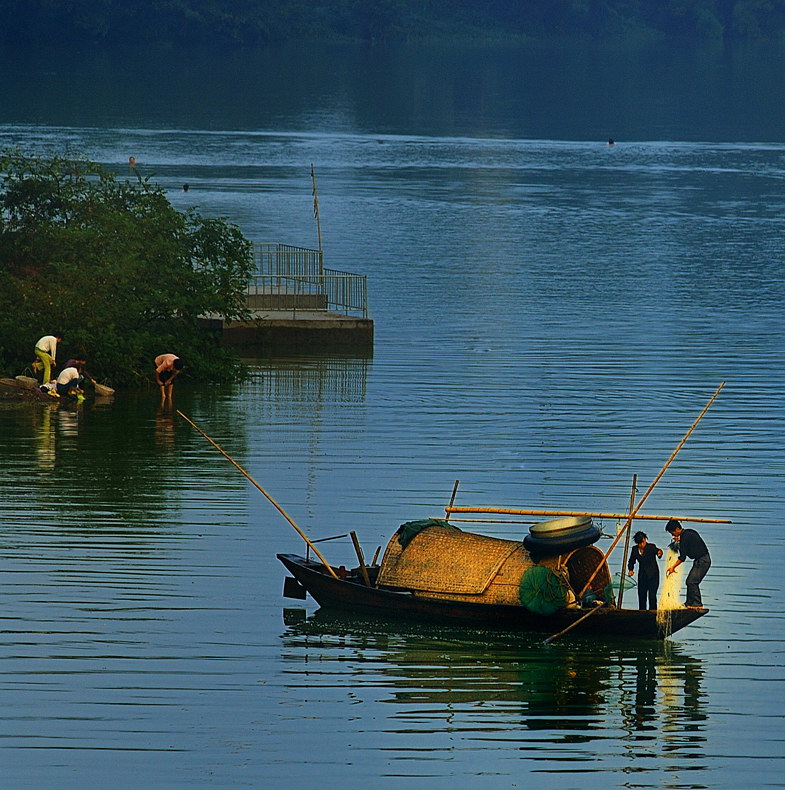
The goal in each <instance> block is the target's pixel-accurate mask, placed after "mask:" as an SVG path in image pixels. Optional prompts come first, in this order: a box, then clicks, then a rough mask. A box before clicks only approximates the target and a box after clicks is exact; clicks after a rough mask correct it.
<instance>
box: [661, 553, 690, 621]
mask: <svg viewBox="0 0 785 790" xmlns="http://www.w3.org/2000/svg"><path fill="white" fill-rule="evenodd" d="M678 558H679V553H678V552H677V551H674V550H673V549H670V548H669V549H668V553H667V555H666V557H665V568H666V573H665V579H664V580H663V583H662V587H661V588H660V599H659V601H658V602H657V624H658V625H659V626H660V628H661V629H662V631H663V633H666V634H669V633H670V632H671V627H670V626H671V616H672V613H673V610H674V609H681V606H682V605H681V602H680V600H679V597H680V594H681V583H682V579H683V578H684V563H682V564H681V565H679V567H678V568H676V570H675V571H674V572H673V573H671V574H669V573H668V572H667V568H670V566H671V565H673V563H674V562H676V560H677V559H678Z"/></svg>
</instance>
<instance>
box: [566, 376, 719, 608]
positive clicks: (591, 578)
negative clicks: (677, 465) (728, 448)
mask: <svg viewBox="0 0 785 790" xmlns="http://www.w3.org/2000/svg"><path fill="white" fill-rule="evenodd" d="M724 386H725V382H724V381H723V382H722V384H720V386H719V387H717V390H716V391H715V393H714V394H713V395H712V396H711V398H710V399H709V402H708V403H707V404H706V405H705V406H704V407H703V411H702V412H701V413H700V414H699V415H698V416H697V417H696V418H695V422H693V423H692V425H691V426H690V429H689V430H688V431H687V433H685V434H684V438H683V439H682V440H681V441H680V442H679V444H678V445H677V446H676V449H675V450H674V451H673V452H672V453H671V456H670V458H668V460H667V461H666V462H665V465H664V466H663V467H662V469H660V471H659V474H658V475H657V477H655V478H654V480H653V481H652V483H651V485H650V486H649V487H648V488H647V489H646V493H644V495H643V496H642V497H641V498H640V499H639V500H638V504H637V505H635V510H633V511H632V512H631V513H630V515H629V517H628V518H627V523H626V524H625V525H624V527H623V528H622V530H621V531H620V532H619V534H618V535H617V536H616V538H615V540H614V541H613V543H611V546H610V548H609V549H608V551H606V552H605V556H604V557H603V558H602V561H601V562H600V563H599V564H598V565H597V567H596V568H595V569H594V573H592V575H591V576H589V578H588V580H587V582H586V584H584V585H583V589H582V590H581V591H580V592H579V593H578V600H580V599H581V597H582V596H583V594H584V593H585V592H586V590H588V589H589V585H590V584H591V583H592V582H593V581H594V577H595V576H596V575H597V574H598V573H599V572H600V568H602V566H603V565H604V564H605V562H606V561H607V560H608V557H609V556H610V553H611V552H612V551H613V550H614V548H616V544H617V543H618V542H619V540H620V538H621V536H622V535H624V533H625V531H626V530H628V529H629V528H630V524H632V521H633V519H634V518H635V517H636V515H637V513H638V511H639V510H640V509H641V507H642V506H643V503H644V502H645V501H646V499H647V497H648V496H649V494H650V493H651V492H652V491H653V490H654V486H656V485H657V483H659V481H660V478H661V477H662V476H663V475H664V474H665V470H666V469H667V468H668V467H669V466H670V465H671V461H673V459H674V458H675V457H676V455H677V454H678V452H679V450H681V448H682V447H684V443H685V442H686V441H687V439H689V438H690V434H691V433H692V432H693V431H694V430H695V426H697V424H698V423H699V422H700V421H701V420H702V419H703V415H704V414H706V412H707V411H708V410H709V406H711V404H712V403H714V399H715V398H716V397H717V396H718V395H719V394H720V391H721V390H722V388H723V387H724Z"/></svg>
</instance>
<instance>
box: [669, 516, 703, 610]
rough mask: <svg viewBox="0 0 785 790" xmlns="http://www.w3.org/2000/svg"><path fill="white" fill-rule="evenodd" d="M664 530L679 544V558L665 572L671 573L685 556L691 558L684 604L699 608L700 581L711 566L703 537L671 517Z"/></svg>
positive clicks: (700, 602) (700, 601)
mask: <svg viewBox="0 0 785 790" xmlns="http://www.w3.org/2000/svg"><path fill="white" fill-rule="evenodd" d="M665 531H666V532H670V534H671V535H673V539H674V540H675V541H676V543H678V544H679V559H677V560H676V562H674V563H673V565H671V566H670V568H668V570H667V572H666V573H667V574H668V575H670V574H671V573H673V572H674V571H675V570H676V568H678V567H679V565H681V564H682V562H684V561H685V560H686V559H687V557H689V558H690V559H691V560H692V568H691V569H690V572H689V573H688V574H687V581H686V587H687V599H686V600H685V602H684V605H685V606H688V607H691V608H696V609H700V608H702V607H703V601H702V600H701V591H700V583H701V582H702V581H703V577H704V576H705V575H706V574H707V573H708V570H709V568H711V557H710V556H709V550H708V548H707V547H706V544H705V543H704V542H703V538H702V537H701V536H700V535H699V534H698V533H697V532H696V531H695V530H694V529H684V527H682V525H681V522H679V521H677V520H676V519H675V518H672V519H671V520H670V521H669V522H668V523H667V524H666V525H665Z"/></svg>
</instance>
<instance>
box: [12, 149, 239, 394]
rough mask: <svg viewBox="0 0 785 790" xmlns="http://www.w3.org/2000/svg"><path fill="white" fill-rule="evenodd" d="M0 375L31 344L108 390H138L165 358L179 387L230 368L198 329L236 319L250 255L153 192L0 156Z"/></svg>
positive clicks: (76, 166)
mask: <svg viewBox="0 0 785 790" xmlns="http://www.w3.org/2000/svg"><path fill="white" fill-rule="evenodd" d="M0 177H1V178H2V183H1V184H0V338H1V340H0V367H2V369H3V370H4V371H5V372H7V373H13V372H19V370H20V369H22V368H24V367H25V366H26V365H28V364H29V363H30V362H31V360H32V358H33V346H34V344H35V341H36V340H38V338H39V337H41V336H42V335H45V334H51V333H52V332H55V331H61V332H63V334H64V336H65V337H64V341H63V343H62V344H61V350H59V351H58V361H62V360H63V359H65V357H66V356H76V357H83V358H86V359H87V360H88V362H89V366H88V367H89V370H90V371H91V373H92V374H93V375H98V376H101V377H102V378H103V379H105V380H107V381H108V382H109V383H111V384H113V385H120V386H122V385H129V384H132V383H134V382H137V383H138V382H140V381H142V380H146V379H147V378H148V377H149V375H150V371H151V368H152V359H153V358H154V357H155V356H156V355H157V354H161V353H169V352H171V353H175V354H177V355H178V356H181V357H183V359H184V360H186V362H187V372H188V375H189V376H192V377H195V378H197V379H202V380H226V379H227V378H231V377H232V376H234V375H237V373H238V372H239V370H240V366H239V362H238V361H237V360H236V359H235V358H234V356H233V355H232V354H231V353H230V352H228V351H227V350H225V349H223V348H221V347H220V345H219V344H218V342H217V340H216V338H214V337H213V336H212V335H210V334H208V333H205V332H204V331H203V330H202V329H200V327H199V322H198V320H197V319H198V317H199V316H202V315H205V314H208V313H216V314H220V315H223V316H224V317H226V318H227V319H236V318H243V317H245V315H246V314H247V311H246V307H245V298H244V295H245V289H246V286H247V280H248V276H249V274H250V272H251V268H252V265H253V255H252V245H251V243H250V241H248V240H247V239H246V238H245V237H244V236H243V234H242V233H241V232H240V230H239V229H238V228H237V227H236V226H234V225H232V224H230V223H228V222H226V221H225V220H222V219H206V218H204V217H202V216H200V215H199V214H198V213H197V212H196V211H187V212H181V211H178V210H176V209H175V208H174V207H173V206H172V205H171V204H170V203H169V201H168V199H167V198H166V195H165V194H164V191H163V189H162V188H161V187H160V186H157V185H155V184H151V183H149V181H148V180H147V179H143V178H141V177H136V178H135V179H134V178H126V179H120V178H118V177H117V176H116V175H114V174H113V173H111V172H109V171H108V170H106V169H105V168H103V167H101V166H100V165H97V164H95V163H93V162H89V161H83V160H72V159H64V158H60V157H54V158H40V157H35V156H27V155H24V154H20V153H17V152H5V153H3V154H0Z"/></svg>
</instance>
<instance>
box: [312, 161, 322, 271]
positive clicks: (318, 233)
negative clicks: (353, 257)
mask: <svg viewBox="0 0 785 790" xmlns="http://www.w3.org/2000/svg"><path fill="white" fill-rule="evenodd" d="M311 184H313V216H314V219H315V220H316V238H317V241H318V243H319V252H320V253H321V252H322V223H321V221H320V219H319V193H318V191H317V189H316V173H315V172H314V169H313V163H311ZM321 273H322V274H324V272H321Z"/></svg>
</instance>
